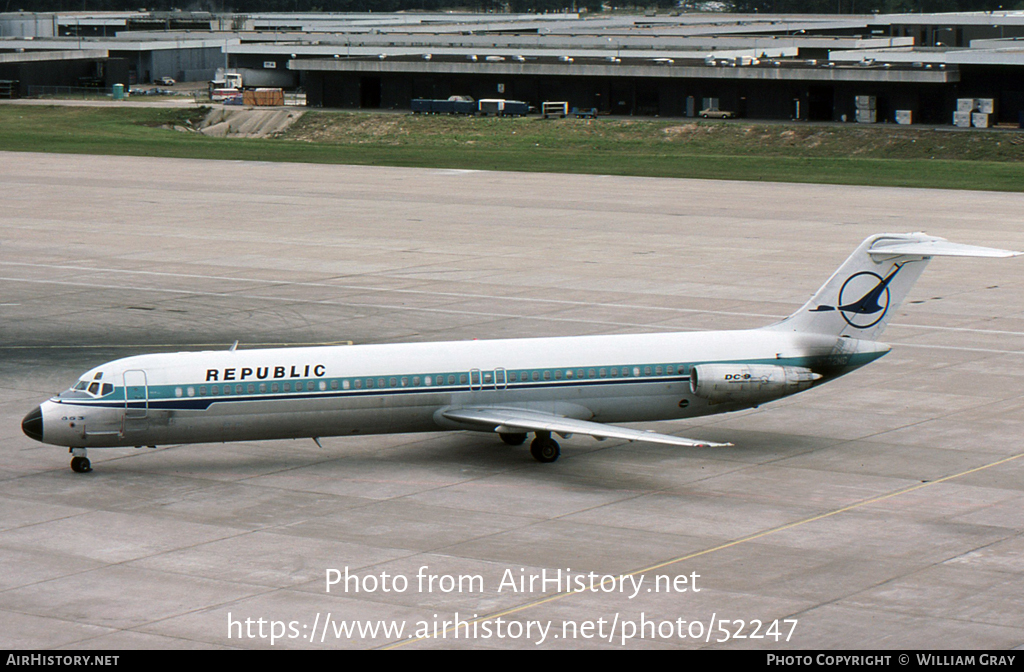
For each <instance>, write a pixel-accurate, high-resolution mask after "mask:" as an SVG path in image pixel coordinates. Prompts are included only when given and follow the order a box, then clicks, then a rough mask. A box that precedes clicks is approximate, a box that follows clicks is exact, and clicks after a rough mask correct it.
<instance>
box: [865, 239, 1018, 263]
mask: <svg viewBox="0 0 1024 672" xmlns="http://www.w3.org/2000/svg"><path fill="white" fill-rule="evenodd" d="M868 254H871V255H888V254H899V255H914V256H922V257H999V258H1002V257H1016V256H1019V255H1020V254H1022V253H1021V252H1014V251H1012V250H999V249H996V248H994V247H980V246H978V245H961V244H960V243H951V242H949V241H948V240H943V239H941V238H933V239H931V240H922V241H913V242H906V241H899V240H892V239H883V240H879V241H877V242H876V243H875V244H874V245H872V246H871V249H869V250H868Z"/></svg>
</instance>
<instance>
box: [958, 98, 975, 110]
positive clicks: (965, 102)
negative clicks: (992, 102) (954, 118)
mask: <svg viewBox="0 0 1024 672" xmlns="http://www.w3.org/2000/svg"><path fill="white" fill-rule="evenodd" d="M977 109H978V103H977V101H975V100H974V98H957V100H956V111H957V112H974V111H975V110H977Z"/></svg>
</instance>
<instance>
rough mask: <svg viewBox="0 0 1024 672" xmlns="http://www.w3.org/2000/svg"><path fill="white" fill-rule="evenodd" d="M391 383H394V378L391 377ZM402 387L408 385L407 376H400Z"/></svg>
mask: <svg viewBox="0 0 1024 672" xmlns="http://www.w3.org/2000/svg"><path fill="white" fill-rule="evenodd" d="M391 384H392V385H394V384H395V383H394V378H392V379H391ZM402 387H409V376H402Z"/></svg>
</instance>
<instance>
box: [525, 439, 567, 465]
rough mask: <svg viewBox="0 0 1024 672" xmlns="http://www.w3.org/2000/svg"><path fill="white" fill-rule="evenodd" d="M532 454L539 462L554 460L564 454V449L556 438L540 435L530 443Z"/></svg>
mask: <svg viewBox="0 0 1024 672" xmlns="http://www.w3.org/2000/svg"><path fill="white" fill-rule="evenodd" d="M530 454H531V455H533V459H535V460H537V461H538V462H554V461H555V460H557V459H558V456H559V455H561V454H562V450H561V449H560V448H559V447H558V442H557V441H555V440H554V439H552V438H545V437H540V436H538V437H537V438H536V439H534V440H533V442H532V443H531V444H530Z"/></svg>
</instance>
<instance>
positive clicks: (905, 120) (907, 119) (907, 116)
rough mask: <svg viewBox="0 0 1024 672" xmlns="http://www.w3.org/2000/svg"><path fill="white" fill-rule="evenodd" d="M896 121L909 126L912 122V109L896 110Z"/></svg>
mask: <svg viewBox="0 0 1024 672" xmlns="http://www.w3.org/2000/svg"><path fill="white" fill-rule="evenodd" d="M896 123H897V124H902V125H905V126H909V125H910V124H912V123H914V111H913V110H896Z"/></svg>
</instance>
